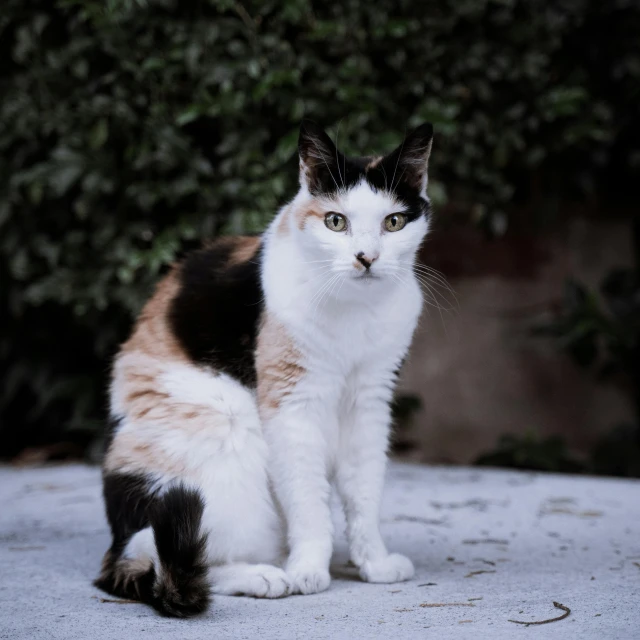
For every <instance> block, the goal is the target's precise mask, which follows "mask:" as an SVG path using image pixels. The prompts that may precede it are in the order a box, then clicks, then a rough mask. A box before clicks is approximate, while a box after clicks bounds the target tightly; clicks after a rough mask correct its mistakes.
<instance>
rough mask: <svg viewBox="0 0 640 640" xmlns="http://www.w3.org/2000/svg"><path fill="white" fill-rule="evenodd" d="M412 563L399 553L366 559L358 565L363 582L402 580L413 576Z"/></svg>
mask: <svg viewBox="0 0 640 640" xmlns="http://www.w3.org/2000/svg"><path fill="white" fill-rule="evenodd" d="M413 574H414V570H413V564H412V562H411V560H409V558H407V557H405V556H402V555H400V554H399V553H390V554H389V555H388V556H385V557H384V558H379V559H377V560H367V561H365V562H364V563H363V564H362V566H361V567H360V577H361V578H362V579H363V580H364V581H365V582H387V583H388V582H402V581H403V580H411V578H413Z"/></svg>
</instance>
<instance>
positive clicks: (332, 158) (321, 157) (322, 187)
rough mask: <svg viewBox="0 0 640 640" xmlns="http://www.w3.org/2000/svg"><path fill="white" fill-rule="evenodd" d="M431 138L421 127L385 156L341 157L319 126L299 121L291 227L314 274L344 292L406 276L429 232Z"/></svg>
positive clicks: (430, 132) (429, 130) (428, 127)
mask: <svg viewBox="0 0 640 640" xmlns="http://www.w3.org/2000/svg"><path fill="white" fill-rule="evenodd" d="M432 138H433V127H432V126H431V125H430V124H423V125H421V126H419V127H417V128H416V129H414V130H413V131H411V132H409V133H408V134H407V135H406V137H405V139H404V141H403V142H402V143H401V144H400V145H399V146H398V147H397V148H396V149H395V150H393V151H392V152H391V153H388V154H386V155H384V156H371V157H362V158H356V157H347V156H345V155H343V154H342V153H341V152H340V151H339V150H338V149H337V148H336V146H335V145H334V143H333V142H332V140H331V138H330V137H329V136H328V135H327V133H326V132H325V131H324V130H323V129H322V128H321V127H320V126H318V125H317V124H316V123H314V122H311V121H309V120H304V121H303V122H302V125H301V128H300V138H299V142H298V150H299V155H300V192H299V193H298V196H297V197H296V211H295V217H296V224H295V227H296V234H297V236H298V241H299V243H300V244H301V245H302V247H303V250H304V257H305V260H306V261H307V262H308V264H310V265H313V267H312V268H313V269H314V270H315V271H316V272H317V273H318V274H323V275H324V276H328V275H330V274H333V275H338V276H340V278H339V279H340V280H341V281H343V282H344V283H345V284H346V290H353V289H362V288H365V287H368V286H371V285H374V286H375V284H376V283H377V284H379V285H380V286H384V285H385V284H386V285H388V284H389V283H393V282H401V281H402V280H403V279H405V278H406V275H407V272H408V271H410V270H411V268H412V265H413V262H414V260H415V255H416V252H417V250H418V249H419V247H420V244H421V243H422V241H423V239H424V237H425V235H426V233H427V230H428V227H429V215H430V206H429V199H428V197H427V192H426V188H427V163H428V160H429V153H430V151H431V142H432ZM322 279H325V278H324V277H323V278H322Z"/></svg>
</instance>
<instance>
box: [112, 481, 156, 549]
mask: <svg viewBox="0 0 640 640" xmlns="http://www.w3.org/2000/svg"><path fill="white" fill-rule="evenodd" d="M102 492H103V495H104V503H105V506H106V510H107V520H108V521H109V525H110V526H111V533H112V535H113V546H112V549H113V550H115V551H117V553H118V554H119V553H120V552H121V551H122V549H124V547H125V546H126V544H127V542H129V539H130V538H131V536H132V535H133V534H134V533H137V532H138V531H140V530H141V529H144V528H145V527H147V526H149V516H148V513H147V512H148V510H149V506H150V505H151V502H152V500H153V495H152V494H151V492H150V491H149V480H148V478H147V477H146V476H144V475H142V474H140V475H136V474H129V473H105V474H104V476H103V484H102Z"/></svg>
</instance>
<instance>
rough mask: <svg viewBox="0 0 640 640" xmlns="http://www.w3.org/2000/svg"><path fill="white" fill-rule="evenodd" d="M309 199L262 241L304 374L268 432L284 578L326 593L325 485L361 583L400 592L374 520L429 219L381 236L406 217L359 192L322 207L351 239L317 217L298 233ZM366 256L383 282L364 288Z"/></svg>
mask: <svg viewBox="0 0 640 640" xmlns="http://www.w3.org/2000/svg"><path fill="white" fill-rule="evenodd" d="M311 199H312V197H311V196H310V194H309V193H308V191H307V190H306V189H305V188H304V187H303V188H302V189H301V191H300V193H299V194H298V196H297V197H296V199H295V200H294V202H293V203H292V205H291V206H290V207H289V208H287V209H284V210H283V211H281V212H280V214H279V216H278V217H277V218H276V220H274V222H273V224H272V225H271V227H270V228H269V230H268V231H267V234H266V246H265V259H264V267H263V278H262V281H263V287H264V290H265V294H266V295H265V299H266V306H267V311H268V313H270V314H273V315H274V316H276V317H277V318H278V320H279V321H280V322H281V323H282V324H283V325H284V326H285V327H286V329H287V331H288V332H289V333H290V335H291V336H292V338H293V339H294V341H295V343H296V345H297V346H298V348H299V349H300V351H301V352H302V353H303V354H304V360H303V366H304V367H305V369H306V370H307V372H308V374H307V375H306V376H305V377H304V378H303V379H302V380H301V381H300V382H298V384H297V385H296V387H295V389H294V390H293V392H292V393H290V394H289V395H288V396H287V397H286V399H285V401H284V402H283V404H282V405H281V407H280V410H279V412H278V413H277V414H276V415H275V416H273V417H270V418H269V419H268V420H267V421H266V422H265V424H264V430H265V435H266V438H267V442H268V443H269V450H270V454H271V457H270V467H269V471H270V475H271V477H272V479H273V483H274V487H275V490H276V494H277V496H278V499H279V501H280V503H281V505H282V508H283V510H284V513H285V516H286V520H287V528H288V542H289V546H290V556H289V559H288V562H287V572H288V573H289V575H290V576H291V578H292V580H293V582H294V590H296V591H299V592H302V593H310V592H316V591H321V590H323V589H326V588H327V587H328V586H329V581H330V580H329V573H328V567H329V560H330V557H331V551H332V527H331V518H330V513H329V506H328V499H329V493H330V484H329V481H330V479H333V480H335V483H336V486H337V488H338V490H339V493H340V495H341V498H342V501H343V504H344V508H345V513H346V516H347V526H348V534H349V540H350V547H351V558H352V560H353V562H354V563H355V564H356V566H358V567H359V569H360V575H361V577H362V578H363V579H365V580H369V581H372V582H394V581H397V580H406V579H408V578H410V577H411V576H412V575H413V566H412V564H411V562H410V561H409V560H408V559H406V558H404V557H403V556H399V555H397V554H391V555H390V554H389V553H388V552H387V550H386V547H385V545H384V542H383V541H382V538H381V536H380V533H379V528H378V511H379V503H380V496H381V492H382V484H383V476H384V470H385V464H386V450H387V443H388V436H389V426H390V416H389V401H390V399H391V393H392V388H393V384H394V371H395V370H396V369H397V368H398V367H399V365H400V363H401V361H402V359H403V358H404V356H405V355H406V353H407V350H408V348H409V344H410V342H411V338H412V334H413V331H414V329H415V326H416V323H417V320H418V316H419V314H420V310H421V306H422V297H421V293H420V288H419V286H418V284H417V282H416V280H415V278H414V276H413V272H412V271H411V269H410V268H408V266H407V265H412V264H413V260H414V259H415V254H416V251H417V249H418V247H419V246H420V243H421V242H422V240H423V238H424V235H425V234H426V232H427V223H426V220H424V219H423V218H420V219H418V220H416V221H414V222H412V223H410V224H409V225H407V227H405V228H404V229H403V230H400V231H397V232H391V233H390V232H385V231H384V230H383V221H384V218H385V217H386V216H387V215H389V214H391V213H397V212H399V211H401V209H399V205H398V203H397V202H395V201H394V200H393V198H391V197H390V196H388V195H385V194H381V193H374V192H373V191H372V190H371V189H370V187H369V186H368V185H367V184H366V183H364V182H363V183H361V184H360V185H358V186H357V187H356V188H355V189H353V190H351V191H348V192H347V193H342V194H339V195H338V196H337V198H336V199H335V200H334V201H332V202H326V203H324V206H325V210H326V211H337V212H339V213H342V214H344V215H346V216H347V218H348V225H349V226H348V230H347V231H346V232H340V233H336V232H333V231H331V230H329V229H327V227H326V226H325V225H324V224H323V222H322V220H319V219H318V218H317V217H315V216H313V217H309V218H307V220H306V221H305V224H304V225H303V228H302V229H300V228H299V227H300V225H299V224H297V221H296V219H295V216H294V215H292V212H295V211H296V210H300V209H304V207H306V206H307V205H308V204H309V203H310V201H311ZM282 216H288V223H289V224H288V233H286V234H283V233H282V231H281V217H282ZM360 251H363V252H365V254H367V255H368V256H375V257H376V258H377V259H376V261H375V263H374V264H373V266H372V268H371V271H372V273H373V274H374V275H376V276H377V277H378V278H379V279H375V280H366V279H363V278H362V269H361V268H358V266H357V265H356V264H355V261H354V257H355V255H356V254H358V253H359V252H360ZM318 265H320V266H318ZM327 283H329V284H327ZM328 355H329V357H328Z"/></svg>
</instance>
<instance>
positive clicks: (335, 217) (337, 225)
mask: <svg viewBox="0 0 640 640" xmlns="http://www.w3.org/2000/svg"><path fill="white" fill-rule="evenodd" d="M324 223H325V225H326V227H327V229H331V231H344V230H345V229H346V228H347V219H346V218H345V217H344V216H343V215H342V214H341V213H335V211H330V212H329V213H327V215H326V216H325V217H324Z"/></svg>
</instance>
